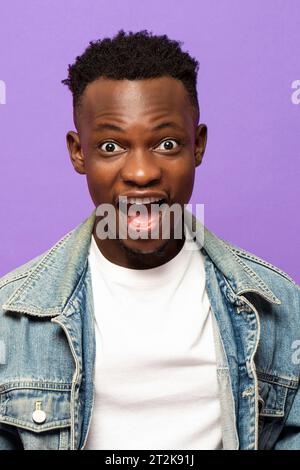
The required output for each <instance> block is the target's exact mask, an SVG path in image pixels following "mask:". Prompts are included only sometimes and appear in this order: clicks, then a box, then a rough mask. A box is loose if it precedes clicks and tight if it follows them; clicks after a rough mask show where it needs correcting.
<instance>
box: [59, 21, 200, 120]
mask: <svg viewBox="0 0 300 470" xmlns="http://www.w3.org/2000/svg"><path fill="white" fill-rule="evenodd" d="M181 45H182V42H180V41H174V40H170V39H169V38H168V37H167V36H166V35H163V36H154V35H152V33H149V32H148V31H147V30H142V31H139V32H136V33H133V32H132V31H129V32H128V34H127V35H126V33H125V32H124V30H123V29H121V30H120V31H119V32H118V33H117V34H116V35H115V36H114V37H113V38H112V39H111V38H104V39H102V40H101V39H99V40H97V41H90V42H89V46H88V47H87V48H86V50H85V51H84V53H83V54H82V55H81V56H77V57H76V60H75V62H74V64H72V65H71V64H69V66H68V72H69V75H68V78H66V79H64V80H62V81H61V82H62V83H63V84H64V85H67V86H68V87H69V89H70V91H71V92H72V95H73V109H74V111H75V110H78V109H79V107H80V105H81V97H82V94H83V92H84V90H85V88H86V86H87V85H88V84H89V83H91V82H93V81H94V80H96V79H97V78H99V77H106V78H111V79H114V80H122V79H128V80H140V79H147V78H155V77H162V76H171V77H173V78H176V79H178V80H181V82H182V83H183V85H184V87H185V89H186V90H187V92H188V95H189V98H190V102H191V105H192V107H193V108H194V110H195V112H196V116H195V118H196V121H197V122H198V120H199V113H200V110H199V103H198V96H197V72H198V68H199V63H198V62H197V60H196V59H194V58H192V57H191V56H190V55H189V54H188V53H187V52H183V51H182V50H181V48H180V46H181Z"/></svg>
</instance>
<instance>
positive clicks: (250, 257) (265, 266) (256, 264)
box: [221, 239, 300, 303]
mask: <svg viewBox="0 0 300 470" xmlns="http://www.w3.org/2000/svg"><path fill="white" fill-rule="evenodd" d="M221 240H222V242H223V243H224V244H225V245H226V246H227V248H228V249H229V250H230V251H231V252H232V253H233V254H234V255H235V256H236V257H237V258H238V259H239V260H241V261H242V262H243V264H245V265H246V266H247V267H248V268H250V269H251V270H252V271H254V272H255V274H256V275H257V276H258V277H260V278H261V279H262V280H263V281H264V282H265V284H267V286H268V287H270V289H271V290H272V291H273V292H274V294H275V295H277V296H278V297H279V299H280V298H281V297H285V296H286V295H293V296H295V297H296V298H297V302H299V303H300V286H299V285H298V284H297V283H296V282H295V280H294V279H293V278H292V277H291V276H290V275H289V274H287V273H286V272H285V271H283V270H282V269H280V268H279V267H278V266H275V265H273V264H272V263H270V262H268V261H266V260H265V259H263V258H260V257H259V256H257V255H255V254H254V253H251V252H249V251H247V250H245V249H243V248H240V247H238V246H236V245H234V244H232V243H230V242H228V241H226V240H223V239H221Z"/></svg>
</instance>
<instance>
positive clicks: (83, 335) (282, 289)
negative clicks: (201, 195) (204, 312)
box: [0, 209, 300, 450]
mask: <svg viewBox="0 0 300 470" xmlns="http://www.w3.org/2000/svg"><path fill="white" fill-rule="evenodd" d="M193 219H194V217H193ZM94 222H95V209H94V210H93V212H92V213H91V215H90V216H89V217H88V218H87V219H86V220H85V221H84V222H82V223H81V224H80V225H78V226H77V227H76V228H75V229H73V230H72V231H71V232H69V233H68V234H67V235H65V236H64V237H63V238H62V239H61V240H59V241H58V242H57V243H56V244H55V245H54V246H53V247H52V248H50V249H49V250H48V251H46V252H44V253H42V254H41V255H40V256H37V257H36V258H34V259H32V260H31V261H29V262H28V263H26V264H24V265H22V266H20V267H18V268H17V269H15V270H13V271H11V272H10V273H8V274H7V275H5V276H4V277H2V278H1V279H0V449H18V448H24V449H61V450H63V449H71V450H73V449H83V448H84V445H85V442H86V439H87V434H88V429H89V424H90V419H91V414H92V409H93V382H94V380H93V374H94V362H95V334H94V317H93V297H92V289H91V275H90V269H89V264H88V251H89V246H90V240H91V235H92V229H93V225H94ZM198 223H199V221H198ZM202 227H203V230H204V241H203V244H202V242H201V243H200V242H199V238H200V236H198V234H197V242H198V243H199V249H201V250H202V252H203V254H204V256H205V271H206V288H207V293H208V296H209V300H210V303H211V306H212V312H213V318H214V326H215V328H214V332H215V346H216V352H217V374H218V381H219V389H220V402H221V412H222V420H221V421H222V436H223V447H224V449H300V391H299V372H300V288H299V286H298V285H297V284H296V283H295V282H294V281H293V280H292V279H291V278H290V277H289V276H288V275H287V274H285V273H284V272H282V271H281V270H280V269H278V268H276V267H274V266H272V265H271V264H269V263H267V262H265V261H263V260H262V259H260V258H258V257H256V256H254V255H253V254H250V253H248V252H246V251H244V250H241V249H239V248H237V247H234V246H233V245H232V244H230V243H228V242H226V241H225V240H223V239H221V238H219V237H217V236H216V235H215V234H213V233H212V232H211V231H209V230H208V229H207V228H206V227H205V226H202Z"/></svg>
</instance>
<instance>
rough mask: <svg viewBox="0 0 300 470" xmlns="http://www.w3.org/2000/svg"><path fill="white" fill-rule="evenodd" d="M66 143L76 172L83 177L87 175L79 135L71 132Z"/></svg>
mask: <svg viewBox="0 0 300 470" xmlns="http://www.w3.org/2000/svg"><path fill="white" fill-rule="evenodd" d="M66 141H67V147H68V150H69V154H70V159H71V162H72V165H73V167H74V170H75V171H76V172H77V173H79V174H81V175H85V173H86V172H85V161H84V155H83V152H82V148H81V144H80V139H79V135H78V134H77V132H74V131H69V132H68V133H67V135H66Z"/></svg>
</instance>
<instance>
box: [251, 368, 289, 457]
mask: <svg viewBox="0 0 300 470" xmlns="http://www.w3.org/2000/svg"><path fill="white" fill-rule="evenodd" d="M257 378H258V391H259V423H258V430H259V449H264V450H270V449H272V448H273V446H274V445H275V443H276V441H277V439H278V436H279V434H280V432H281V430H282V428H283V426H284V422H285V419H286V417H287V414H288V412H289V410H290V406H291V403H292V401H293V398H294V395H295V393H296V390H297V387H298V385H297V384H296V383H295V381H294V380H293V379H288V378H283V377H282V378H281V377H278V376H272V375H270V374H264V373H260V372H257Z"/></svg>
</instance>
